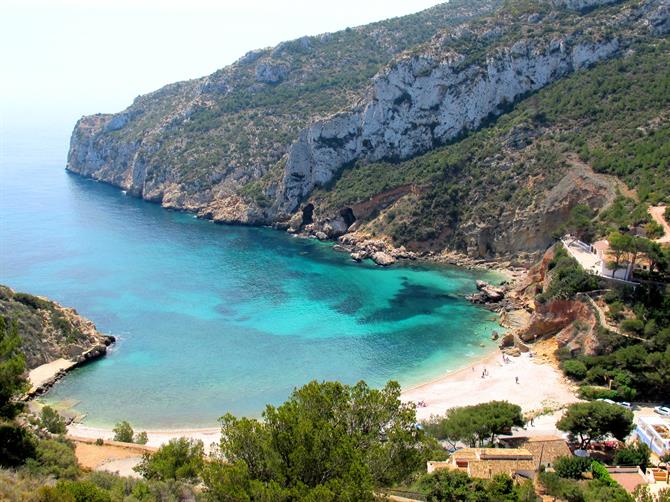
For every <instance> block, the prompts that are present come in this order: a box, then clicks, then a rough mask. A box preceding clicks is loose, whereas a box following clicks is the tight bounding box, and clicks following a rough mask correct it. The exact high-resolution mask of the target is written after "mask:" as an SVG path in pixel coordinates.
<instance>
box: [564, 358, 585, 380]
mask: <svg viewBox="0 0 670 502" xmlns="http://www.w3.org/2000/svg"><path fill="white" fill-rule="evenodd" d="M561 366H562V368H563V372H564V373H565V374H566V375H567V376H569V377H570V378H574V379H575V380H583V379H584V377H586V365H585V364H584V363H583V362H581V361H578V360H576V359H568V360H567V361H563V363H562V364H561Z"/></svg>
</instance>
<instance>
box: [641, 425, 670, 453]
mask: <svg viewBox="0 0 670 502" xmlns="http://www.w3.org/2000/svg"><path fill="white" fill-rule="evenodd" d="M636 425H637V427H636V428H635V434H636V436H637V437H638V438H639V439H640V441H642V442H643V443H646V444H647V446H649V448H651V450H652V451H653V452H654V453H656V455H658V456H659V457H660V456H663V455H666V454H668V453H670V419H668V418H664V417H660V416H658V417H657V416H647V417H638V419H637V424H636Z"/></svg>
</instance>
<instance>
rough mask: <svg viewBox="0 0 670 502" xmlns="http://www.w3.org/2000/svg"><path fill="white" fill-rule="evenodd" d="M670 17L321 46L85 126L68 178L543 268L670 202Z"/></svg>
mask: <svg viewBox="0 0 670 502" xmlns="http://www.w3.org/2000/svg"><path fill="white" fill-rule="evenodd" d="M501 6H502V7H503V8H500V7H501ZM669 11H670V7H668V5H667V3H666V2H663V1H661V0H643V1H637V0H635V1H633V0H629V1H624V2H609V1H604V0H590V1H586V0H584V1H581V2H573V1H566V2H561V1H553V2H548V1H544V0H542V1H534V0H510V1H507V2H505V3H504V5H503V4H502V3H501V2H487V1H478V2H464V1H461V2H450V3H448V4H442V5H440V6H437V7H435V8H433V9H429V10H427V11H424V12H421V13H418V14H415V15H412V16H406V17H403V18H397V19H394V20H389V21H382V22H380V23H374V24H371V25H367V26H364V27H359V28H354V29H347V30H344V31H342V32H338V33H334V34H326V35H322V36H320V37H304V38H301V39H298V40H296V41H292V42H287V43H283V44H280V45H279V46H277V47H275V48H273V49H266V50H262V51H254V52H251V53H249V54H247V55H246V56H244V57H243V58H242V59H240V60H239V61H238V62H236V63H235V64H233V65H232V66H229V67H227V68H224V69H222V70H220V71H218V72H216V73H214V74H213V75H210V76H208V77H205V78H203V79H198V80H193V81H189V82H182V83H178V84H172V85H169V86H166V87H164V88H163V89H161V90H159V91H156V92H155V93H152V94H149V95H147V96H142V97H139V98H137V99H136V100H135V102H134V103H133V105H131V106H130V107H129V108H128V109H127V110H125V111H124V112H122V113H120V114H116V115H95V116H91V117H84V118H82V119H81V120H80V121H79V122H78V124H77V126H76V127H75V131H74V133H73V136H72V142H71V148H70V153H69V158H68V169H69V170H70V171H73V172H77V173H79V174H83V175H85V176H90V177H93V178H95V179H100V180H103V181H106V182H109V183H112V184H114V185H117V186H119V187H122V188H124V189H126V190H128V191H129V192H130V193H133V194H135V195H137V196H141V197H143V198H145V199H147V200H152V201H155V202H160V203H161V204H162V205H163V206H165V207H169V208H176V209H183V210H189V211H194V212H196V213H197V214H198V215H199V216H201V217H205V218H211V219H214V220H215V221H219V222H226V223H246V224H274V225H276V226H278V227H281V228H290V229H291V230H292V231H306V232H307V233H314V234H316V233H321V232H323V234H324V235H326V236H327V237H331V238H335V237H338V236H339V235H342V234H343V233H345V232H347V231H349V232H352V231H354V230H355V231H357V233H358V234H359V235H363V236H366V237H369V236H379V237H382V238H388V239H389V240H390V241H392V242H393V244H395V245H400V244H403V245H405V246H407V247H409V248H410V249H414V250H418V251H427V250H430V251H436V252H440V251H443V250H448V251H457V252H459V253H463V254H466V255H468V256H470V257H473V258H486V259H492V258H493V259H496V258H497V259H500V258H511V257H514V258H515V259H516V260H518V261H522V262H525V261H530V260H532V259H534V258H535V257H537V256H538V254H539V253H540V252H541V251H542V250H544V249H545V248H546V246H547V244H548V243H549V242H550V241H551V236H552V233H554V232H555V231H556V230H557V229H558V227H559V226H560V225H561V224H562V223H563V222H564V221H565V219H566V218H567V217H568V215H569V214H570V211H571V210H572V208H573V207H574V206H575V205H577V204H578V203H585V204H587V205H589V206H590V207H591V208H592V209H593V210H596V211H598V210H600V209H601V208H605V207H615V208H621V207H625V208H626V211H625V213H626V214H627V215H631V214H632V215H638V216H639V218H637V219H638V220H640V221H631V222H630V223H631V224H637V223H641V222H644V220H645V219H646V218H647V216H646V211H645V207H646V206H645V205H646V204H648V203H649V202H659V201H663V200H666V199H667V198H668V197H669V196H670V192H669V190H668V185H667V182H666V181H663V180H664V178H663V175H665V174H666V173H667V172H668V170H669V168H668V166H669V165H670V152H668V150H667V145H668V141H667V138H668V126H667V116H668V113H670V112H669V110H668V98H667V96H668V95H669V94H670V93H668V66H667V64H668V63H667V62H668V57H667V56H668V46H667V34H668V31H669V30H670V21H669V17H670V16H669ZM599 63H600V64H599ZM499 116H501V118H497V117H499ZM624 159H625V160H624ZM621 180H623V182H624V183H626V184H627V186H628V187H629V188H631V189H634V190H637V196H638V198H637V199H636V200H635V199H630V200H625V199H622V198H621V197H619V194H620V193H624V192H625V193H630V191H629V190H627V189H626V186H625V185H623V184H622V182H621ZM613 204H614V206H613ZM638 206H639V208H638ZM301 209H302V210H301ZM305 209H306V211H304V210H305ZM615 212H616V211H615ZM621 217H622V215H621V211H619V215H618V216H617V215H614V214H613V212H612V211H610V214H609V216H607V218H605V219H606V220H607V221H608V222H610V223H612V224H615V223H619V222H615V220H617V218H618V219H621ZM355 220H356V221H355ZM354 221H355V223H354ZM352 223H354V225H355V226H354V227H351V224H352ZM606 224H608V223H607V222H606Z"/></svg>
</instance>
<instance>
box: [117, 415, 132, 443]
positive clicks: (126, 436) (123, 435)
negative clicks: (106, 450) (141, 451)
mask: <svg viewBox="0 0 670 502" xmlns="http://www.w3.org/2000/svg"><path fill="white" fill-rule="evenodd" d="M112 431H113V432H114V441H119V442H121V443H132V442H133V428H132V427H131V426H130V424H129V423H128V422H126V421H125V420H124V421H123V422H119V423H117V424H116V426H115V427H114V428H113V429H112Z"/></svg>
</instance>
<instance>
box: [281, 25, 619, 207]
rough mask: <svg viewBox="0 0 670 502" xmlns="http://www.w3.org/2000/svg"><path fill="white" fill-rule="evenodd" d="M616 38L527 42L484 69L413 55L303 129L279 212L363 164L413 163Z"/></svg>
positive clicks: (614, 44) (610, 49)
mask: <svg viewBox="0 0 670 502" xmlns="http://www.w3.org/2000/svg"><path fill="white" fill-rule="evenodd" d="M618 49H619V41H618V40H617V39H597V38H596V37H595V36H594V37H583V38H582V37H580V39H577V40H575V38H574V37H572V36H571V37H566V38H551V39H540V40H528V39H521V40H518V41H516V42H514V43H513V44H511V45H509V46H505V47H498V48H497V49H496V53H495V54H494V55H491V56H489V57H487V59H486V61H485V62H483V63H481V64H473V65H467V66H465V67H463V59H464V56H462V55H458V54H453V53H448V52H447V53H446V54H441V53H439V52H437V51H435V53H434V54H422V55H417V56H410V57H408V58H407V59H405V60H402V61H400V62H398V64H397V65H395V66H394V67H392V68H390V69H389V70H387V71H386V72H385V73H384V74H382V75H380V76H378V77H377V78H375V81H374V83H373V85H372V90H371V92H370V95H369V96H368V97H367V98H366V100H365V101H364V102H363V103H361V104H360V105H358V106H357V107H356V108H354V109H353V110H351V111H349V112H346V113H341V114H338V115H336V116H334V117H332V118H330V119H328V120H325V121H321V122H318V123H316V124H315V125H313V126H312V127H310V128H309V129H307V130H306V131H304V132H303V133H302V134H301V136H300V139H299V140H298V142H297V143H295V144H294V145H293V146H292V147H291V150H290V153H289V156H288V162H287V163H286V168H285V172H284V176H283V180H282V185H281V190H280V199H279V207H280V210H281V211H283V212H285V213H291V212H293V211H294V210H295V209H296V208H297V206H298V204H299V203H300V201H301V200H303V198H304V197H305V196H307V195H308V194H309V193H311V191H312V190H313V189H314V187H315V186H318V185H324V184H326V183H328V182H329V181H330V180H331V179H332V178H333V176H334V175H335V174H336V173H337V172H338V171H339V170H340V169H341V168H342V167H343V166H345V165H347V164H349V163H351V162H354V161H357V160H361V159H362V160H365V161H370V162H374V161H378V160H381V159H407V158H409V157H412V156H414V155H417V154H420V153H423V152H425V151H428V150H430V149H431V148H433V147H434V146H435V145H440V144H444V143H446V142H447V141H449V140H452V139H454V138H456V137H457V136H459V135H461V134H462V133H463V132H464V131H466V130H472V129H476V128H478V127H479V126H480V125H481V123H482V121H484V120H485V119H487V118H490V117H491V116H492V115H494V116H495V115H499V114H501V113H502V112H503V110H504V106H505V105H507V104H509V103H512V102H514V101H516V100H517V99H518V97H519V96H521V95H523V94H526V93H528V92H531V91H534V90H537V89H540V88H542V87H544V86H545V85H547V84H549V83H551V82H553V81H555V80H557V79H559V78H561V77H563V76H565V75H567V74H568V73H570V72H573V71H576V70H579V69H581V68H584V67H587V66H589V65H592V64H594V63H596V62H598V61H600V60H602V59H605V58H608V57H611V56H612V55H613V54H615V53H616V52H617V50H618Z"/></svg>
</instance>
